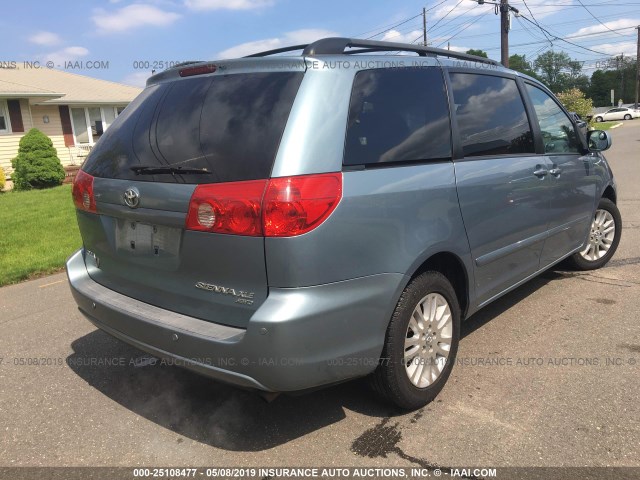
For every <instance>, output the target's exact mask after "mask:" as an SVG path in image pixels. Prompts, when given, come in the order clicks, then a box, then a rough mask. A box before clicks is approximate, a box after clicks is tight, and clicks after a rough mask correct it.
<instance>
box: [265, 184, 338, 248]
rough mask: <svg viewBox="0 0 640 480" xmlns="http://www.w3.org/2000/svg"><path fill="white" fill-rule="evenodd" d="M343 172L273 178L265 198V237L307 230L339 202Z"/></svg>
mask: <svg viewBox="0 0 640 480" xmlns="http://www.w3.org/2000/svg"><path fill="white" fill-rule="evenodd" d="M341 198H342V174H341V173H328V174H324V175H304V176H299V177H284V178H272V179H271V180H270V181H269V185H268V186H267V191H266V193H265V195H264V200H263V201H262V218H263V224H264V234H265V236H266V237H293V236H296V235H302V234H303V233H307V232H309V231H311V230H313V229H314V228H316V227H317V226H318V225H320V224H321V223H322V222H324V221H325V220H326V219H327V217H328V216H329V215H331V212H333V210H334V209H335V208H336V207H337V206H338V203H339V202H340V199H341Z"/></svg>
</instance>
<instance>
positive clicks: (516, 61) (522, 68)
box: [509, 53, 538, 78]
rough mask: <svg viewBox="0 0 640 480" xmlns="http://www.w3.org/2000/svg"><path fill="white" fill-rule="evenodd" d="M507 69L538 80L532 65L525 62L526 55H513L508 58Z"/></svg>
mask: <svg viewBox="0 0 640 480" xmlns="http://www.w3.org/2000/svg"><path fill="white" fill-rule="evenodd" d="M509 68H510V69H511V70H515V71H516V72H520V73H524V74H525V75H529V76H530V77H533V78H538V75H536V72H535V71H534V70H533V65H532V64H531V62H530V61H529V60H527V56H526V55H518V54H517V53H516V54H513V55H511V56H510V57H509Z"/></svg>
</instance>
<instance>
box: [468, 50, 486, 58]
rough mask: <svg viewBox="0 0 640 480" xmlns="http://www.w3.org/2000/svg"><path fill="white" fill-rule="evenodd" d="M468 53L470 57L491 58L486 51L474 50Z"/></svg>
mask: <svg viewBox="0 0 640 480" xmlns="http://www.w3.org/2000/svg"><path fill="white" fill-rule="evenodd" d="M467 53H468V54H469V55H475V56H476V57H484V58H489V55H487V52H485V51H484V50H475V49H473V48H472V49H470V50H467Z"/></svg>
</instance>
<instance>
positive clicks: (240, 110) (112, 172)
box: [83, 72, 303, 183]
mask: <svg viewBox="0 0 640 480" xmlns="http://www.w3.org/2000/svg"><path fill="white" fill-rule="evenodd" d="M302 76H303V73H299V72H295V73H294V72H269V73H251V74H234V75H224V76H207V77H196V78H189V79H183V80H179V81H175V82H171V83H167V84H160V85H156V86H151V87H148V88H147V89H146V90H145V91H144V92H142V93H141V94H140V96H139V97H138V98H136V100H134V101H133V102H132V103H131V104H130V105H129V106H128V107H127V108H125V110H124V111H123V112H122V113H121V114H120V115H119V116H118V118H117V119H116V121H115V122H114V123H113V125H111V127H109V128H108V129H107V131H106V132H105V133H104V135H103V136H102V138H101V139H100V141H99V142H98V143H97V144H96V146H95V147H94V148H93V150H92V152H91V154H90V155H89V158H88V159H87V162H86V163H85V165H84V167H83V170H85V171H86V172H87V173H89V174H91V175H93V176H96V177H107V178H119V179H128V180H139V181H155V182H167V183H174V182H177V183H217V182H233V181H241V180H255V179H262V178H268V177H269V175H270V173H271V168H272V166H273V161H274V158H275V155H276V152H277V149H278V145H279V143H280V138H281V137H282V133H283V131H284V127H285V124H286V122H287V118H288V116H289V112H290V111H291V106H292V105H293V100H294V98H295V96H296V93H297V91H298V87H299V86H300V82H301V81H302ZM136 167H149V168H148V169H147V171H146V172H143V173H144V174H139V173H140V171H141V170H140V169H139V168H136ZM167 167H171V168H170V169H169V168H167ZM132 168H133V169H132ZM158 168H164V169H165V172H161V173H157V169H158ZM178 168H181V169H190V170H191V171H192V173H182V172H179V171H177V170H176V169H178ZM154 169H155V172H154ZM167 170H171V172H168V171H167ZM194 170H195V171H201V172H204V173H201V174H197V173H193V171H194ZM136 172H138V174H136ZM148 173H152V174H148Z"/></svg>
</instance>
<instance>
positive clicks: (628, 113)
mask: <svg viewBox="0 0 640 480" xmlns="http://www.w3.org/2000/svg"><path fill="white" fill-rule="evenodd" d="M638 117H640V111H639V110H634V109H633V108H627V107H616V108H612V109H610V110H607V111H606V112H604V113H598V114H596V115H595V120H596V122H606V121H609V120H631V119H632V118H638Z"/></svg>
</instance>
